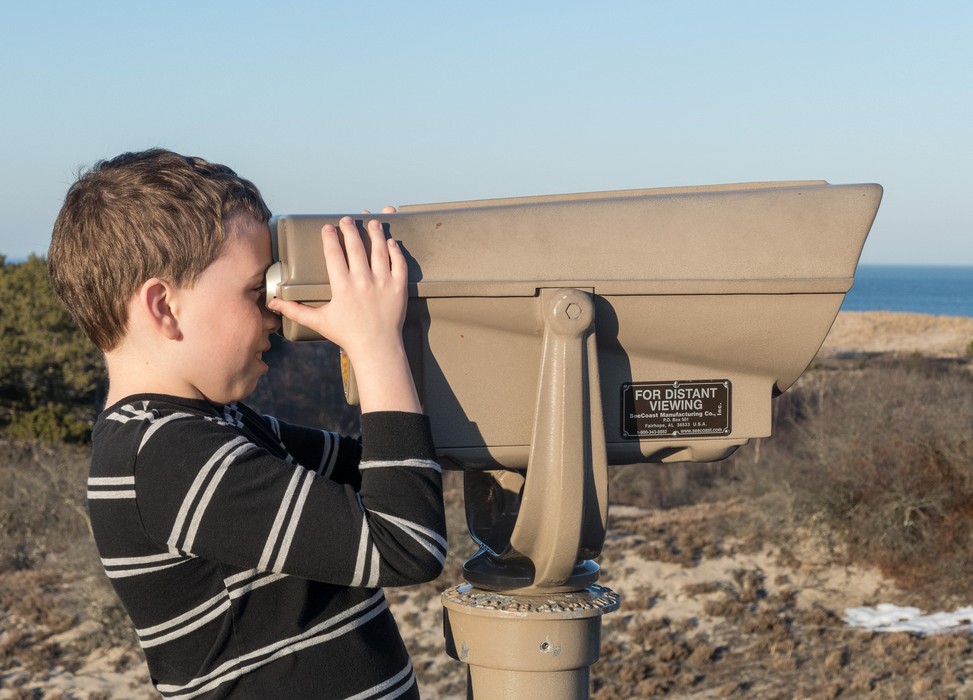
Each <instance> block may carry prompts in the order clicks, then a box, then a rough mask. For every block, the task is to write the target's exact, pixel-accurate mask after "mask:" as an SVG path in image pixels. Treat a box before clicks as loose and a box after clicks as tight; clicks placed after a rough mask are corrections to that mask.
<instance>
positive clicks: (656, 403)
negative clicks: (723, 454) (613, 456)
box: [622, 379, 732, 440]
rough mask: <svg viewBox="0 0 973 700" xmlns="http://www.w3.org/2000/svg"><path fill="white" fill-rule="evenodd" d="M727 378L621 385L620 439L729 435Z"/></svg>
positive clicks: (729, 385)
mask: <svg viewBox="0 0 973 700" xmlns="http://www.w3.org/2000/svg"><path fill="white" fill-rule="evenodd" d="M731 393H732V385H731V384H730V380H729V379H711V380H706V381H700V380H688V381H671V382H637V383H633V384H623V385H622V437H623V438H630V439H638V440H646V439H653V438H674V437H706V436H710V435H712V436H716V435H719V436H726V435H729V434H730V429H731V425H730V397H731Z"/></svg>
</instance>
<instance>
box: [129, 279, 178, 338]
mask: <svg viewBox="0 0 973 700" xmlns="http://www.w3.org/2000/svg"><path fill="white" fill-rule="evenodd" d="M174 291H175V289H174V287H173V286H172V285H171V284H170V283H169V282H167V281H166V280H163V279H159V278H157V277H153V278H152V279H150V280H147V281H146V282H145V284H143V285H142V287H141V289H139V296H138V305H139V310H140V311H141V312H142V313H143V315H144V317H145V319H146V321H148V323H149V325H150V326H151V327H152V328H153V329H154V330H155V331H156V332H158V333H160V334H161V335H162V336H163V337H164V338H166V339H168V340H179V339H180V338H182V332H181V331H180V330H179V321H178V319H177V318H176V315H175V314H174V313H173V311H172V309H171V308H170V305H169V304H170V302H171V301H172V296H173V292H174Z"/></svg>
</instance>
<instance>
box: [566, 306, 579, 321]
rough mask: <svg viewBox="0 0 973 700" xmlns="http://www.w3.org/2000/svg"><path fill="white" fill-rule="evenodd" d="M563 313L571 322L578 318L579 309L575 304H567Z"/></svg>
mask: <svg viewBox="0 0 973 700" xmlns="http://www.w3.org/2000/svg"><path fill="white" fill-rule="evenodd" d="M564 313H565V314H567V317H568V318H570V319H571V320H574V319H577V318H580V317H581V307H580V306H578V305H577V304H568V307H567V308H566V309H565V310H564Z"/></svg>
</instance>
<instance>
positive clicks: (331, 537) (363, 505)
mask: <svg viewBox="0 0 973 700" xmlns="http://www.w3.org/2000/svg"><path fill="white" fill-rule="evenodd" d="M269 217H270V212H269V210H268V209H267V206H266V205H265V204H264V202H263V200H262V199H261V197H260V194H259V192H258V191H257V189H256V188H255V187H254V186H253V184H251V183H250V182H248V181H247V180H244V179H242V178H239V177H238V176H237V175H236V174H235V173H234V172H233V171H232V170H230V169H229V168H226V167H225V166H221V165H215V164H212V163H208V162H206V161H204V160H201V159H198V158H187V157H183V156H180V155H177V154H175V153H171V152H168V151H162V150H151V151H146V152H143V153H129V154H124V155H122V156H119V157H117V158H115V159H113V160H109V161H104V162H101V163H99V164H97V165H96V166H95V167H94V168H93V169H92V170H91V171H89V172H87V173H85V174H83V175H82V176H81V177H80V178H79V180H78V181H77V182H76V183H75V184H74V185H73V186H72V187H71V189H70V190H69V191H68V194H67V196H66V198H65V202H64V206H63V208H62V210H61V213H60V214H59V216H58V219H57V221H56V223H55V226H54V232H53V236H52V242H51V247H50V251H49V260H48V265H49V269H50V276H51V282H52V285H53V287H54V290H55V291H56V292H57V294H58V296H59V297H60V298H61V300H62V301H63V302H64V303H65V305H66V306H67V307H68V308H69V309H70V310H71V312H72V314H73V315H74V317H75V318H76V320H77V321H78V323H79V325H80V326H81V327H82V329H83V330H84V331H85V332H86V333H87V334H88V336H89V337H90V338H91V339H92V341H93V342H94V343H95V344H96V345H97V346H98V348H99V349H100V350H101V351H102V352H103V353H104V356H105V362H106V365H107V368H108V377H109V391H108V399H107V402H106V406H107V408H105V410H104V411H103V412H102V413H101V414H100V415H99V417H98V419H97V421H96V423H95V426H94V430H93V434H92V442H93V454H92V465H91V472H90V477H89V480H88V501H89V512H90V515H91V523H92V530H93V532H94V536H95V540H96V542H97V545H98V548H99V552H100V555H101V558H102V563H103V564H104V567H105V571H106V573H107V574H108V576H109V578H110V579H111V582H112V584H113V585H114V587H115V590H116V591H117V593H118V595H119V597H120V598H121V600H122V602H123V604H124V605H125V608H126V610H127V611H128V613H129V616H130V617H131V619H132V622H133V624H134V625H135V628H136V632H137V633H138V637H139V641H140V643H141V645H142V647H143V649H144V650H145V655H146V658H147V660H148V665H149V670H150V672H151V675H152V680H153V683H154V684H155V686H156V688H157V689H158V690H159V692H160V693H162V695H163V696H164V697H167V698H223V697H233V698H254V699H255V700H257V699H259V700H264V699H266V698H278V697H286V698H338V697H352V696H353V697H358V698H392V697H418V690H417V688H416V682H415V676H414V674H413V670H412V666H411V661H410V660H409V657H408V654H407V652H406V650H405V647H404V645H403V643H402V640H401V638H400V637H399V633H398V630H397V628H396V625H395V621H394V620H393V619H392V616H391V613H390V612H389V610H388V606H387V603H386V601H385V599H384V597H383V594H382V591H381V589H380V588H379V587H380V586H385V585H393V586H394V585H404V584H411V583H418V582H422V581H428V580H431V579H433V578H435V577H436V576H437V575H438V574H439V572H440V571H441V569H442V565H443V561H444V558H445V550H446V540H445V520H444V515H443V501H442V484H441V478H440V477H441V475H440V472H439V466H438V464H437V463H436V462H435V454H434V451H433V445H432V442H431V438H430V431H429V425H428V419H427V418H426V417H425V416H424V415H422V414H421V409H420V406H419V401H418V399H417V397H416V390H415V387H414V385H413V383H412V375H411V373H410V371H409V366H408V361H407V359H406V356H405V352H404V349H403V345H402V336H401V329H402V323H403V319H404V316H405V302H406V283H407V279H406V264H405V260H404V258H403V255H402V253H401V251H400V250H399V248H398V246H397V245H396V244H395V242H394V241H388V242H386V241H385V240H384V236H383V233H382V228H381V226H380V224H379V223H377V222H376V221H371V222H369V224H368V226H367V229H368V234H369V236H370V238H371V243H372V245H371V254H370V258H369V257H366V253H365V249H364V246H363V245H362V242H361V239H360V238H359V234H358V231H357V229H356V227H355V225H354V222H353V221H352V220H351V219H349V218H347V217H346V218H345V219H342V221H341V222H340V224H339V229H340V230H339V229H336V228H335V227H333V226H330V225H329V226H325V227H324V229H323V230H322V245H323V247H324V253H325V261H326V264H327V267H328V274H329V278H330V281H331V289H332V295H333V296H332V300H331V302H330V303H328V304H326V305H324V306H322V307H320V308H317V309H312V308H310V307H306V306H302V305H300V304H297V303H294V302H284V301H281V300H276V299H275V300H274V301H273V302H271V303H269V304H267V305H265V303H264V272H265V270H266V269H267V267H268V266H269V265H270V264H271V262H272V260H271V242H270V232H269V229H268V226H267V221H268V219H269ZM342 243H343V245H344V248H345V252H343V251H342ZM277 314H283V315H285V316H287V317H288V318H292V319H294V320H295V321H297V322H299V323H301V324H304V325H307V326H309V327H311V328H314V329H315V330H317V331H318V332H320V333H321V334H322V335H324V336H325V337H328V338H330V339H331V340H333V341H334V342H335V343H337V344H339V345H340V346H341V347H342V348H343V349H344V350H345V352H346V353H347V354H348V356H349V358H350V360H351V361H352V362H353V363H354V367H355V373H356V377H357V379H358V383H359V393H360V401H361V409H362V417H361V430H362V439H361V442H360V443H359V442H358V441H356V440H352V439H350V438H348V437H339V436H338V435H335V434H332V433H328V432H324V431H320V430H311V429H307V428H300V427H296V426H291V425H287V424H285V423H281V422H278V421H276V420H274V419H273V418H269V417H265V416H260V415H258V414H256V413H255V412H254V411H252V410H251V409H249V408H248V407H247V406H245V405H244V404H242V403H240V401H241V400H242V399H244V398H245V397H246V396H247V395H248V394H250V392H251V391H253V389H254V387H255V385H256V383H257V380H258V378H259V377H260V376H261V375H262V374H264V373H265V372H266V371H267V365H266V364H264V362H263V360H262V359H261V353H263V352H265V351H266V350H268V349H269V347H270V343H269V340H268V338H269V336H270V334H271V333H273V332H274V331H276V330H277V328H278V324H279V318H278V315H277Z"/></svg>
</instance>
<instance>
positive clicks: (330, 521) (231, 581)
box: [88, 395, 446, 700]
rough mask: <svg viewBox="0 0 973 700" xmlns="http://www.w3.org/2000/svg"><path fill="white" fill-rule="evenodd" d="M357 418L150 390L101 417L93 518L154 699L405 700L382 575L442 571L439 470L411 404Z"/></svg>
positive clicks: (408, 670)
mask: <svg viewBox="0 0 973 700" xmlns="http://www.w3.org/2000/svg"><path fill="white" fill-rule="evenodd" d="M361 428H362V441H361V442H359V441H358V440H355V439H351V438H348V437H340V436H338V435H336V434H334V433H330V432H326V431H321V430H312V429H308V428H301V427H296V426H292V425H288V424H286V423H282V422H278V421H276V420H274V419H273V418H269V417H266V416H260V415H258V414H256V413H255V412H254V411H252V410H251V409H249V408H247V407H246V406H244V405H243V404H230V405H227V406H219V407H216V406H213V405H212V404H209V403H207V402H205V401H196V400H191V399H181V398H174V397H169V396H160V395H139V396H134V397H129V398H128V399H126V400H124V401H122V402H120V403H118V404H116V405H115V406H112V407H110V408H108V409H106V410H105V411H104V412H103V413H102V414H101V415H100V416H99V418H98V421H97V422H96V424H95V428H94V436H93V441H94V452H93V457H92V465H91V473H90V477H89V479H88V508H89V512H90V514H91V522H92V529H93V531H94V536H95V541H96V542H97V545H98V549H99V552H100V555H101V557H102V563H103V564H104V567H105V571H106V573H107V574H108V576H109V578H110V579H111V582H112V584H113V585H114V587H115V590H116V591H117V593H118V595H119V597H120V598H121V600H122V603H123V604H124V605H125V608H126V609H127V611H128V613H129V616H130V617H131V619H132V622H133V624H134V625H135V628H136V632H137V633H138V637H139V640H140V642H141V644H142V647H143V649H144V650H145V655H146V658H147V660H148V665H149V671H150V673H151V675H152V680H153V683H155V685H156V688H157V689H158V690H159V692H160V693H162V695H163V696H164V697H166V698H173V699H175V698H180V699H182V698H207V699H209V698H223V697H233V698H254V699H259V700H266V699H267V698H278V697H280V698H285V697H286V698H352V697H353V698H361V699H362V700H365V699H369V700H370V699H373V698H395V697H418V691H417V689H416V684H415V676H414V674H413V670H412V664H411V661H410V659H409V656H408V653H407V652H406V650H405V647H404V645H403V643H402V640H401V638H400V636H399V633H398V630H397V628H396V625H395V621H394V620H393V619H392V615H391V613H390V612H389V610H388V605H387V603H386V601H385V597H384V595H383V594H382V591H381V588H380V587H382V586H396V585H408V584H413V583H418V582H422V581H428V580H431V579H433V578H435V577H436V576H437V575H438V574H439V572H440V571H441V569H442V565H443V562H444V560H445V553H446V526H445V519H444V515H443V501H442V481H441V474H440V470H439V465H438V464H437V463H436V461H435V453H434V451H433V445H432V440H431V437H430V430H429V422H428V419H427V418H426V417H425V416H422V415H417V414H410V413H393V412H387V413H370V414H364V415H362V418H361Z"/></svg>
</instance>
